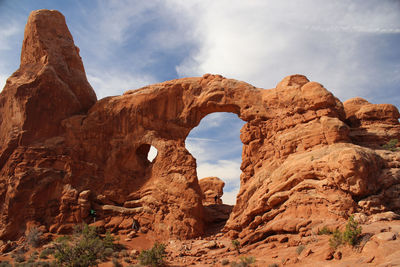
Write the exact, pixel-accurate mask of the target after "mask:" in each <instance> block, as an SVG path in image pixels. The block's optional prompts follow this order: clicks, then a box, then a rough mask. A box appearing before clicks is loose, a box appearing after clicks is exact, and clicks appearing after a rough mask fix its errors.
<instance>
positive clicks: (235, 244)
mask: <svg viewBox="0 0 400 267" xmlns="http://www.w3.org/2000/svg"><path fill="white" fill-rule="evenodd" d="M232 246H233V248H234V249H235V250H236V251H237V253H238V254H240V242H239V241H238V240H237V239H235V240H232Z"/></svg>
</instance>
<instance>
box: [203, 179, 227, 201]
mask: <svg viewBox="0 0 400 267" xmlns="http://www.w3.org/2000/svg"><path fill="white" fill-rule="evenodd" d="M199 185H200V188H201V192H203V195H204V198H203V205H210V204H222V199H221V197H222V195H223V194H224V186H225V183H224V181H222V180H221V179H219V178H218V177H205V178H202V179H200V180H199Z"/></svg>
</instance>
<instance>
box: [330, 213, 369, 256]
mask: <svg viewBox="0 0 400 267" xmlns="http://www.w3.org/2000/svg"><path fill="white" fill-rule="evenodd" d="M361 231H362V229H361V226H358V222H356V221H355V220H354V216H353V215H352V216H350V217H349V219H348V221H347V224H346V229H345V231H344V232H343V233H342V232H340V231H339V230H338V229H336V230H335V231H334V232H333V234H332V237H331V239H329V245H330V246H331V247H332V248H334V249H336V248H337V247H339V246H340V245H342V244H343V243H347V244H349V245H351V246H354V245H355V244H356V243H357V241H358V238H359V237H360V235H361Z"/></svg>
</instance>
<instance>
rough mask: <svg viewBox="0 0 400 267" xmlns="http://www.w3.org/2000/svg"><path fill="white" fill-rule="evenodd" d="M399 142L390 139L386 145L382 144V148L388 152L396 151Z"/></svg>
mask: <svg viewBox="0 0 400 267" xmlns="http://www.w3.org/2000/svg"><path fill="white" fill-rule="evenodd" d="M398 142H399V140H397V139H391V140H390V141H389V142H387V143H386V144H384V145H383V146H382V148H384V149H387V150H390V151H397V147H396V145H397V143H398Z"/></svg>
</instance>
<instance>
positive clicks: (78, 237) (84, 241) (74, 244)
mask: <svg viewBox="0 0 400 267" xmlns="http://www.w3.org/2000/svg"><path fill="white" fill-rule="evenodd" d="M112 240H113V238H112V236H111V235H110V234H108V235H106V237H105V238H104V239H102V238H101V237H100V236H99V235H98V234H97V232H96V228H95V227H90V226H88V225H86V224H85V225H83V227H82V228H81V229H80V230H79V229H76V231H75V234H74V238H73V239H72V240H68V239H61V242H57V243H55V248H56V250H55V254H54V257H55V258H56V260H57V263H58V265H59V266H68V267H78V266H82V267H83V266H96V265H97V264H98V262H97V261H98V259H104V257H105V255H106V253H105V250H106V249H107V248H110V247H112V246H113V243H112V242H113V241H112Z"/></svg>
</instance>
